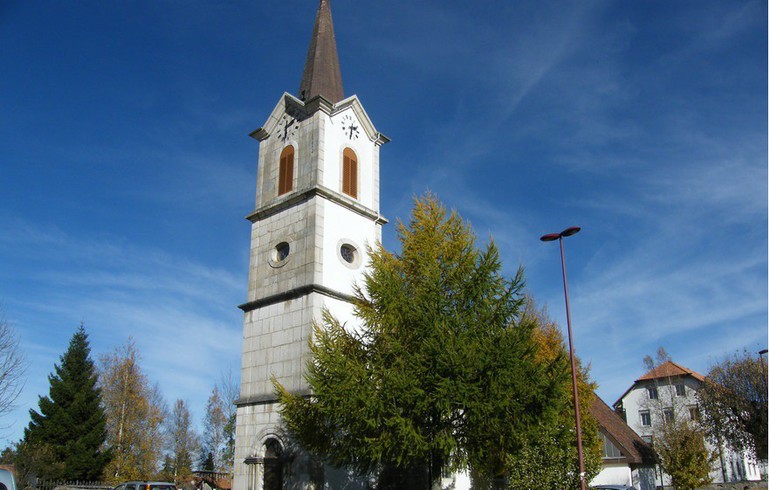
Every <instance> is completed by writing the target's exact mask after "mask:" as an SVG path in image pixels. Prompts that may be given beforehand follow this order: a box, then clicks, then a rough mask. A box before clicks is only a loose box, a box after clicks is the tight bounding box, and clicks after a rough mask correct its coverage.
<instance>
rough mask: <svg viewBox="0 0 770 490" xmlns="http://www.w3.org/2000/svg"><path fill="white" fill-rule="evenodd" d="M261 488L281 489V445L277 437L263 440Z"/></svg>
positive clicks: (264, 489)
mask: <svg viewBox="0 0 770 490" xmlns="http://www.w3.org/2000/svg"><path fill="white" fill-rule="evenodd" d="M264 462H265V475H264V481H263V486H262V488H263V490H283V466H284V458H283V447H282V446H281V443H280V442H279V441H278V439H268V440H267V441H265V459H264Z"/></svg>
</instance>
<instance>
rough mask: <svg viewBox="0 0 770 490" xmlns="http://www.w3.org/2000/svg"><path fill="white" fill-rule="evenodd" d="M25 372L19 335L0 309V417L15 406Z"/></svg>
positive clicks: (22, 385)
mask: <svg viewBox="0 0 770 490" xmlns="http://www.w3.org/2000/svg"><path fill="white" fill-rule="evenodd" d="M25 372H26V363H25V361H24V356H23V355H22V353H21V351H20V350H19V336H18V335H17V334H16V331H15V330H14V329H13V327H11V325H10V324H9V323H8V321H7V320H6V318H5V315H4V314H3V312H2V310H0V417H2V416H4V415H7V414H8V413H9V412H11V410H13V409H14V408H15V403H16V400H17V399H18V398H19V395H20V394H21V390H22V388H24V381H25V378H24V375H25ZM8 427H9V426H3V427H0V428H3V429H7V428H8Z"/></svg>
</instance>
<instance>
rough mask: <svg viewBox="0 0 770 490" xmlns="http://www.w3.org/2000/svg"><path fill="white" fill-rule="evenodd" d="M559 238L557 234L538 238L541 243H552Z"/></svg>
mask: <svg viewBox="0 0 770 490" xmlns="http://www.w3.org/2000/svg"><path fill="white" fill-rule="evenodd" d="M559 238H561V235H560V234H558V233H549V234H547V235H543V236H541V237H540V241H541V242H552V241H554V240H558V239H559Z"/></svg>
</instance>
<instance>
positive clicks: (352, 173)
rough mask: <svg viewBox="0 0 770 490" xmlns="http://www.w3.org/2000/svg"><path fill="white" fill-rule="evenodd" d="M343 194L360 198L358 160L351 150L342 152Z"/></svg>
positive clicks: (346, 149)
mask: <svg viewBox="0 0 770 490" xmlns="http://www.w3.org/2000/svg"><path fill="white" fill-rule="evenodd" d="M342 192H344V193H345V194H347V195H349V196H350V197H355V198H357V197H358V158H357V157H356V153H355V152H354V151H353V150H351V149H350V148H345V150H344V151H343V152H342Z"/></svg>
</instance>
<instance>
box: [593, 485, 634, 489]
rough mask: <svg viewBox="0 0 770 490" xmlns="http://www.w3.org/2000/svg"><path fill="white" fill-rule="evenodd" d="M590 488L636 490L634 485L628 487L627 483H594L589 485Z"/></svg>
mask: <svg viewBox="0 0 770 490" xmlns="http://www.w3.org/2000/svg"><path fill="white" fill-rule="evenodd" d="M591 490H636V487H629V486H628V485H596V486H595V487H591Z"/></svg>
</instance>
